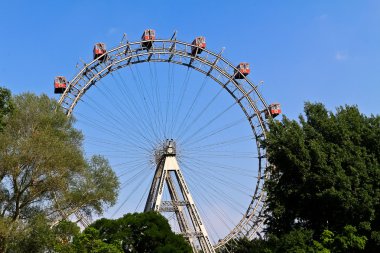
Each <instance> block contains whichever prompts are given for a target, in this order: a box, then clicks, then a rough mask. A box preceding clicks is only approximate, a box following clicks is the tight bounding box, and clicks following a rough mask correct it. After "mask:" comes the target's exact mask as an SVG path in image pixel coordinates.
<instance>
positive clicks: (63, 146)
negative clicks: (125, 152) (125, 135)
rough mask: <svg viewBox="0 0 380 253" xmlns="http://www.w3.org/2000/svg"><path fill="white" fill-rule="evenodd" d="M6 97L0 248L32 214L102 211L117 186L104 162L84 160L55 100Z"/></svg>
mask: <svg viewBox="0 0 380 253" xmlns="http://www.w3.org/2000/svg"><path fill="white" fill-rule="evenodd" d="M11 100H12V106H13V110H12V111H10V112H9V113H11V115H10V116H8V117H5V118H3V119H4V127H3V130H2V131H1V132H0V193H1V194H0V252H4V251H5V249H6V247H7V246H6V245H7V242H9V241H10V240H11V239H12V236H13V235H12V231H18V229H17V226H20V225H21V224H25V223H28V222H32V219H33V218H34V217H35V216H36V215H37V214H40V215H42V216H44V217H46V218H47V219H48V220H49V221H50V222H51V221H53V220H57V219H59V218H62V215H65V214H66V215H70V214H72V213H73V212H74V211H76V212H82V213H83V214H88V215H90V214H91V213H92V212H93V211H95V212H97V213H101V212H102V211H103V209H104V208H106V207H107V206H109V205H112V204H114V203H115V200H116V198H117V190H118V186H119V184H118V181H117V177H116V176H115V174H114V172H113V171H112V169H111V167H110V166H109V164H108V161H107V160H105V159H104V158H102V157H100V156H95V157H93V158H92V159H90V160H89V161H87V160H86V159H85V158H84V155H83V152H82V134H81V133H80V132H79V131H78V130H76V129H75V128H74V127H73V122H74V119H73V118H67V117H66V115H65V114H64V112H63V111H62V110H61V109H60V107H59V106H58V104H57V102H56V101H54V100H52V99H50V98H48V97H47V96H46V95H42V96H36V95H33V94H29V93H26V94H22V95H19V96H15V97H14V98H13V99H11ZM30 224H32V223H30ZM36 225H37V224H36Z"/></svg>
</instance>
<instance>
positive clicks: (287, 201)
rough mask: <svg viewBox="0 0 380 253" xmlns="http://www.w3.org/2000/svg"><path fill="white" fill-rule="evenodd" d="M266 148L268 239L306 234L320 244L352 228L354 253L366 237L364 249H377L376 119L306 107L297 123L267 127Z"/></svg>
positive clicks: (379, 171) (379, 134)
mask: <svg viewBox="0 0 380 253" xmlns="http://www.w3.org/2000/svg"><path fill="white" fill-rule="evenodd" d="M265 145H266V146H267V150H268V158H269V161H270V163H271V165H272V167H271V172H272V176H271V179H270V180H269V181H268V183H267V184H266V187H267V190H268V208H267V216H268V223H267V225H268V226H267V229H268V232H269V233H271V234H273V235H275V236H278V237H281V236H284V235H286V234H289V233H290V232H291V231H294V230H298V229H306V230H308V231H312V232H313V237H314V238H319V237H320V235H321V234H322V233H323V231H324V230H330V231H332V232H333V233H335V234H339V235H343V234H344V233H345V231H346V230H345V229H346V228H347V225H352V226H350V227H351V228H354V229H355V228H358V233H359V234H358V235H357V236H358V238H361V239H360V243H359V244H360V247H359V246H358V245H356V246H354V245H353V244H351V245H350V244H348V247H349V248H350V247H351V248H352V249H355V250H356V252H357V251H358V250H359V249H360V248H361V247H362V244H361V243H364V244H365V242H366V241H365V240H364V238H362V237H361V236H366V238H369V241H368V243H369V244H368V246H367V247H366V250H367V251H368V252H376V250H378V249H379V248H378V246H379V244H377V243H378V242H379V241H378V240H377V241H376V238H378V237H376V232H377V231H380V226H379V225H380V222H379V221H380V220H379V219H380V166H379V158H380V117H379V116H373V115H371V116H365V115H363V114H361V113H360V112H359V110H358V108H357V107H355V106H345V107H339V108H338V109H337V112H336V113H335V114H334V113H332V112H329V111H327V110H326V108H325V107H324V106H323V105H322V104H311V103H306V104H305V116H300V118H299V122H297V121H295V120H289V119H288V118H286V117H283V120H282V121H281V122H279V121H273V122H271V123H270V132H269V134H268V138H267V141H266V143H265ZM346 232H347V231H346ZM374 232H375V233H374ZM371 236H372V237H371ZM362 239H363V240H362ZM338 240H339V239H338V238H335V239H334V241H335V242H337V241H338ZM343 241H344V240H343ZM343 241H342V244H341V247H342V248H344V247H346V246H345V244H344V243H343ZM355 247H356V248H355ZM335 250H337V249H335ZM333 252H338V251H333ZM342 252H350V251H349V249H348V248H347V249H346V250H345V251H342Z"/></svg>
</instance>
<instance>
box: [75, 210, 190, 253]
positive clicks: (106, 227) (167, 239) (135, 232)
mask: <svg viewBox="0 0 380 253" xmlns="http://www.w3.org/2000/svg"><path fill="white" fill-rule="evenodd" d="M100 242H103V243H107V244H109V245H113V248H118V249H119V250H121V251H120V252H139V253H142V252H152V253H153V252H157V253H164V252H168V253H169V252H170V253H176V252H178V253H179V252H181V253H185V252H189V253H190V252H192V249H191V247H190V245H189V244H188V243H187V242H186V241H185V239H184V238H183V237H182V236H180V235H176V234H174V233H173V232H172V231H171V229H170V225H169V223H168V221H167V220H166V219H165V218H164V217H163V216H162V215H160V214H158V213H155V212H148V213H134V214H126V215H124V216H123V217H122V218H119V219H116V220H108V219H101V220H97V221H96V222H94V223H93V224H92V225H91V226H90V227H88V228H86V229H85V230H84V231H83V234H82V235H81V236H80V237H79V238H78V239H77V240H76V242H75V244H76V245H77V248H78V249H81V250H84V249H85V250H88V249H89V246H91V245H96V247H100V248H101V247H105V246H104V245H103V244H102V243H100ZM91 247H92V246H91ZM83 252H85V251H83ZM115 252H118V251H115Z"/></svg>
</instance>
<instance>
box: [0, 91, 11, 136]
mask: <svg viewBox="0 0 380 253" xmlns="http://www.w3.org/2000/svg"><path fill="white" fill-rule="evenodd" d="M11 97H12V96H11V92H10V91H9V90H8V89H5V88H2V87H0V132H1V131H2V129H3V126H4V120H5V118H6V117H7V116H8V115H9V113H10V112H11V111H12V109H13V104H12V100H11Z"/></svg>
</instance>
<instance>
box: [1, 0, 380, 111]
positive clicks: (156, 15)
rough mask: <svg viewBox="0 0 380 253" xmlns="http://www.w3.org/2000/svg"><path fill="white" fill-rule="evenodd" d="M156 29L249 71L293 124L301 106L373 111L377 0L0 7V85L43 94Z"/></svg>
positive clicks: (379, 68) (378, 47)
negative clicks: (200, 44)
mask: <svg viewBox="0 0 380 253" xmlns="http://www.w3.org/2000/svg"><path fill="white" fill-rule="evenodd" d="M147 27H151V28H155V29H156V30H157V33H158V37H161V38H167V37H169V36H171V34H172V32H173V31H174V30H177V31H178V38H179V39H181V40H185V41H191V40H192V38H193V37H194V36H196V35H199V34H202V35H204V36H206V38H207V42H208V44H207V45H208V47H209V48H211V49H214V50H215V51H217V50H219V49H220V48H221V47H223V46H224V47H226V51H225V54H224V55H225V56H226V57H227V58H228V59H230V60H231V61H232V62H239V61H248V62H250V63H251V64H253V66H254V68H253V72H252V74H251V76H250V78H251V79H252V80H253V81H255V82H258V81H260V80H264V81H265V84H264V86H263V87H262V89H261V91H262V92H263V94H264V96H265V98H266V99H267V100H268V102H271V101H278V102H281V104H282V106H283V110H284V112H285V114H287V115H289V117H291V118H294V117H296V115H298V114H299V113H300V112H301V111H302V108H303V103H304V101H306V100H307V101H320V102H323V103H325V104H326V105H327V106H328V108H329V109H334V108H335V107H336V106H339V105H343V104H357V105H358V106H359V108H360V110H361V111H362V112H364V113H366V114H369V113H375V114H378V113H379V112H380V105H379V101H380V100H379V98H378V97H379V95H380V1H377V0H366V1H359V0H356V1H354V0H337V1H330V0H321V1H303V0H293V1H280V0H278V1H257V0H253V1H240V0H238V1H236V0H235V1H93V0H92V1H70V0H66V1H41V0H40V1H33V2H31V1H19V0H14V1H2V3H1V8H0V34H1V39H0V48H1V51H2V54H1V56H2V58H1V61H0V85H2V86H6V87H8V88H10V89H11V90H12V91H13V92H14V93H16V94H17V93H21V92H24V91H32V92H35V93H47V94H49V95H51V96H53V94H52V80H53V78H54V76H56V75H65V76H67V77H68V78H70V77H72V76H73V75H74V74H75V72H76V69H75V65H76V63H77V62H78V61H79V59H80V58H82V59H83V60H85V61H89V60H90V57H91V50H92V46H93V43H95V42H97V41H104V42H106V43H107V44H108V45H110V46H111V45H116V44H117V43H118V42H119V41H120V38H121V36H122V34H123V33H124V32H125V33H127V35H128V38H129V39H130V40H132V41H133V40H135V39H138V38H139V37H140V35H141V33H142V31H143V30H144V29H145V28H147Z"/></svg>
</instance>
